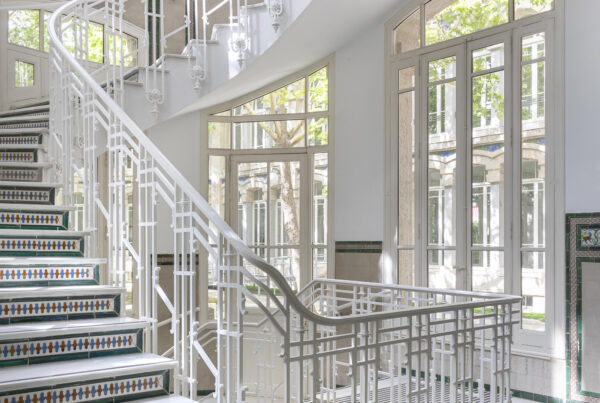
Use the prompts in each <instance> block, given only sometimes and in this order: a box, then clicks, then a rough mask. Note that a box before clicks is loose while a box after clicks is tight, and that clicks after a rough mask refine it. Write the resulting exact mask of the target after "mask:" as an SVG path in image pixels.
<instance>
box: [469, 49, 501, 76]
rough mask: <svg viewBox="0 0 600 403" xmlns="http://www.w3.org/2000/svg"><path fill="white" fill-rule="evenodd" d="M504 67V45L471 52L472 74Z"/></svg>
mask: <svg viewBox="0 0 600 403" xmlns="http://www.w3.org/2000/svg"><path fill="white" fill-rule="evenodd" d="M501 66H504V43H499V44H497V45H492V46H488V47H486V48H482V49H477V50H474V51H473V66H472V71H473V73H477V72H480V71H484V70H489V69H494V68H496V67H501Z"/></svg>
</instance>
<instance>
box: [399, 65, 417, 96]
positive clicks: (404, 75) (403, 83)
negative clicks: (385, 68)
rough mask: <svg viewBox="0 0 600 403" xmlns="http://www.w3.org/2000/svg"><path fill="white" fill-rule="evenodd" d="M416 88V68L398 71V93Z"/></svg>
mask: <svg viewBox="0 0 600 403" xmlns="http://www.w3.org/2000/svg"><path fill="white" fill-rule="evenodd" d="M414 86H415V67H414V66H412V67H408V68H406V69H402V70H398V91H402V90H404V89H409V88H413V87H414Z"/></svg>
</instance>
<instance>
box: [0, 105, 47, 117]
mask: <svg viewBox="0 0 600 403" xmlns="http://www.w3.org/2000/svg"><path fill="white" fill-rule="evenodd" d="M49 110H50V105H48V104H47V103H46V104H44V105H36V106H29V107H26V108H18V109H10V110H6V111H1V112H0V117H8V116H19V115H27V114H31V113H47V112H48V111H49Z"/></svg>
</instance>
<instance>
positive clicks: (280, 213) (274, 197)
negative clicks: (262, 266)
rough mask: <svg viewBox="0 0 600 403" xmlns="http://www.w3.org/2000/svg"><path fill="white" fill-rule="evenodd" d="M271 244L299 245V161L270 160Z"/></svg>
mask: <svg viewBox="0 0 600 403" xmlns="http://www.w3.org/2000/svg"><path fill="white" fill-rule="evenodd" d="M270 180H271V189H270V192H271V194H270V198H269V200H270V201H269V206H270V217H269V218H270V220H271V224H270V225H271V229H270V236H271V238H270V242H271V245H300V162H299V161H285V162H272V163H271V168H270Z"/></svg>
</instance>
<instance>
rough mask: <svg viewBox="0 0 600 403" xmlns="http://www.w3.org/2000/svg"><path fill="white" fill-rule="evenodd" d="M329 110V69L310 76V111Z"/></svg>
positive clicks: (323, 69) (324, 68)
mask: <svg viewBox="0 0 600 403" xmlns="http://www.w3.org/2000/svg"><path fill="white" fill-rule="evenodd" d="M328 109H329V80H328V79H327V67H323V68H322V69H321V70H319V71H317V72H316V73H313V74H311V75H310V76H308V111H309V112H318V111H326V110H328Z"/></svg>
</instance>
